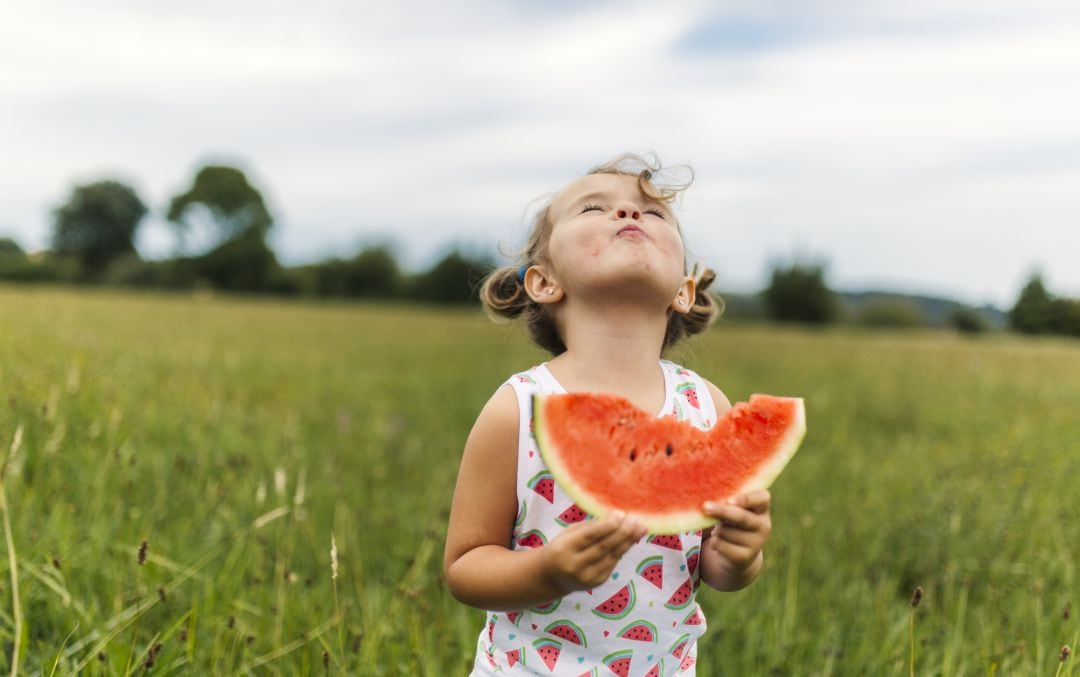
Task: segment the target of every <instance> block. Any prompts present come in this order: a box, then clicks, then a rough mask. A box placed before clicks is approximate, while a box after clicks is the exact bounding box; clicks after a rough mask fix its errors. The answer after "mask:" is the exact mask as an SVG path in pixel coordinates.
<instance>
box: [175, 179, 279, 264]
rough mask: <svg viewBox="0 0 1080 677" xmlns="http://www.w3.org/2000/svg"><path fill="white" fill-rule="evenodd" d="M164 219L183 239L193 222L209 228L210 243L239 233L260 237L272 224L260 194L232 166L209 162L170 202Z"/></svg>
mask: <svg viewBox="0 0 1080 677" xmlns="http://www.w3.org/2000/svg"><path fill="white" fill-rule="evenodd" d="M167 218H168V219H169V221H171V222H172V223H173V224H174V225H175V226H176V228H177V233H178V235H179V237H180V240H181V242H183V241H184V240H185V239H186V237H187V236H188V235H189V234H190V232H191V230H192V229H193V228H194V225H195V223H196V222H198V223H200V225H202V226H203V227H205V228H207V229H208V230H210V231H211V233H210V238H211V241H212V242H213V243H214V245H213V246H220V245H222V244H224V243H226V242H229V241H230V240H236V239H238V238H240V237H242V236H246V235H255V236H257V237H258V239H260V240H262V239H264V238H265V237H266V233H267V231H269V230H270V226H271V225H273V222H274V220H273V218H272V217H271V216H270V212H269V211H268V210H267V208H266V203H265V202H264V201H263V197H262V193H260V192H259V191H258V189H256V188H255V187H254V186H252V185H251V184H250V183H249V182H248V180H247V177H246V176H245V175H244V173H243V172H242V171H240V170H239V169H236V168H235V167H227V166H221V165H208V166H206V167H203V168H202V169H200V170H199V171H198V173H197V174H196V175H195V181H194V182H193V183H192V185H191V188H189V189H188V190H187V191H186V192H184V193H181V194H179V195H177V196H175V197H174V198H173V199H172V202H171V203H170V204H169V212H168V214H167Z"/></svg>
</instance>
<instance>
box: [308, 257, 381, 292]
mask: <svg viewBox="0 0 1080 677" xmlns="http://www.w3.org/2000/svg"><path fill="white" fill-rule="evenodd" d="M306 274H307V275H308V276H309V278H310V279H311V282H310V287H311V288H310V290H309V293H314V294H316V295H319V296H351V297H358V298H393V297H394V296H397V295H398V293H399V292H400V288H401V271H400V269H399V268H398V264H397V260H396V259H395V258H394V254H393V252H392V251H391V249H390V247H388V246H384V245H379V246H374V247H368V248H367V249H364V250H362V251H361V252H360V253H358V254H357V255H356V256H354V257H353V258H351V259H348V260H342V259H330V260H329V261H324V262H322V263H320V264H317V265H315V266H311V267H310V268H309V269H308V270H307V271H306Z"/></svg>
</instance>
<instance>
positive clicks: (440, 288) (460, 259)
mask: <svg viewBox="0 0 1080 677" xmlns="http://www.w3.org/2000/svg"><path fill="white" fill-rule="evenodd" d="M491 268H492V262H491V261H490V260H489V259H487V258H483V257H476V258H471V257H469V256H466V255H465V254H462V253H461V252H460V251H458V250H456V249H455V250H454V251H452V252H450V253H449V254H447V255H446V256H444V257H443V258H442V259H441V260H440V261H439V262H438V263H436V264H435V265H434V266H432V268H431V269H430V270H428V271H427V272H425V273H421V274H420V275H417V276H416V277H415V278H413V279H412V281H411V283H410V285H409V296H410V297H411V298H414V299H416V300H418V301H424V302H428V303H439V304H454V303H457V304H464V303H471V302H473V301H475V300H476V298H477V285H478V284H479V283H480V280H482V279H483V277H484V275H485V273H487V271H489V270H491Z"/></svg>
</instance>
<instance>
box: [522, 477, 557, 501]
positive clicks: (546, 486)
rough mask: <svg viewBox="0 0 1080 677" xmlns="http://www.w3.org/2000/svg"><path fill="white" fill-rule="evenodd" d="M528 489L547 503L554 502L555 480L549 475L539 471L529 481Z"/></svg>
mask: <svg viewBox="0 0 1080 677" xmlns="http://www.w3.org/2000/svg"><path fill="white" fill-rule="evenodd" d="M528 487H529V488H530V489H532V490H533V491H535V492H536V493H538V494H540V495H541V496H543V497H544V500H546V501H547V502H548V503H554V502H555V480H554V478H552V476H551V473H549V472H548V471H546V470H541V471H540V472H538V473H536V474H535V475H533V476H532V478H531V479H529V482H528Z"/></svg>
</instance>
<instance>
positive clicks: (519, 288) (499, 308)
mask: <svg viewBox="0 0 1080 677" xmlns="http://www.w3.org/2000/svg"><path fill="white" fill-rule="evenodd" d="M517 273H518V269H517V267H515V266H505V267H503V268H496V269H495V270H493V271H491V272H490V273H488V276H487V277H486V278H484V281H483V283H482V284H481V285H480V301H481V302H482V303H483V304H484V309H485V310H486V311H487V313H488V315H490V316H491V317H492V319H496V320H497V319H498V318H499V317H505V318H507V319H513V318H515V317H517V316H518V315H521V313H522V312H523V311H524V310H525V306H526V304H528V303H531V302H532V299H530V298H529V295H528V294H526V293H525V287H524V286H523V285H522V284H521V282H520V281H519V280H518V274H517Z"/></svg>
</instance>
